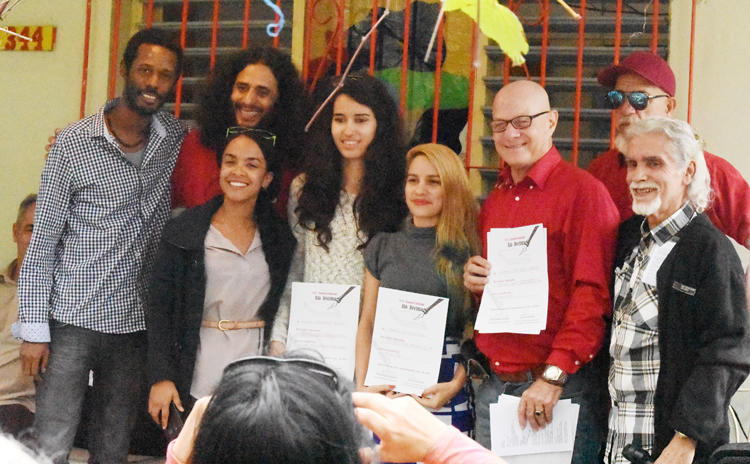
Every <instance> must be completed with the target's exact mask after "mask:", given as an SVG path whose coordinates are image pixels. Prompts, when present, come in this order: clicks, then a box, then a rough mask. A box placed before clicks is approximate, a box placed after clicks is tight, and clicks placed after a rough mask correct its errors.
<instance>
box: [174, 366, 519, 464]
mask: <svg viewBox="0 0 750 464" xmlns="http://www.w3.org/2000/svg"><path fill="white" fill-rule="evenodd" d="M287 356H288V357H287ZM306 356H307V355H306V354H300V353H286V355H285V357H283V358H271V357H266V356H253V357H249V358H243V359H239V360H237V361H234V362H233V363H231V364H229V365H228V366H227V367H226V368H225V369H224V376H223V377H222V380H221V383H220V384H219V387H218V388H217V389H216V392H215V393H214V395H213V397H204V398H201V399H199V400H198V401H197V402H196V403H195V406H194V407H193V410H192V412H191V413H190V416H188V418H187V421H186V422H185V426H184V427H183V429H182V431H181V432H180V435H179V436H178V437H177V438H176V439H175V440H174V441H173V442H172V443H170V445H169V449H168V450H167V460H166V464H214V463H215V464H235V463H237V464H254V463H258V464H260V463H264V464H265V463H274V464H286V463H289V464H292V463H294V464H298V463H300V464H331V463H334V464H360V463H362V464H367V463H370V462H379V459H384V460H388V461H391V462H415V461H423V462H424V463H425V464H462V463H468V462H471V463H473V464H504V463H505V461H504V460H502V459H501V458H499V457H497V456H495V455H493V454H492V453H490V452H489V450H487V449H485V448H483V447H482V446H481V445H479V444H478V443H477V442H475V441H473V440H471V439H470V438H468V437H467V436H465V435H463V434H462V433H461V432H459V431H458V429H456V428H454V427H451V426H449V425H447V424H445V423H443V422H442V421H440V420H439V419H438V418H436V417H434V416H433V415H432V414H430V413H429V412H428V411H427V410H425V409H424V408H423V407H422V406H421V405H419V403H417V402H416V401H415V400H414V399H413V398H411V397H401V398H397V399H395V400H391V399H388V398H386V397H385V396H383V395H380V394H376V393H351V383H350V382H347V381H343V380H341V379H339V378H338V375H337V374H336V372H335V371H334V370H332V369H331V368H329V367H328V366H326V365H325V364H322V363H320V362H318V361H316V360H315V359H313V358H308V357H306ZM352 403H354V407H352ZM357 420H359V422H361V424H362V425H364V426H366V427H367V428H369V429H370V430H372V431H373V432H375V433H376V434H377V435H378V436H379V437H380V438H381V443H380V445H379V446H377V447H375V448H373V447H371V445H372V442H371V439H370V438H369V436H370V434H369V433H365V431H364V429H363V428H362V427H361V426H360V424H358V423H357Z"/></svg>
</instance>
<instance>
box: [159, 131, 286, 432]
mask: <svg viewBox="0 0 750 464" xmlns="http://www.w3.org/2000/svg"><path fill="white" fill-rule="evenodd" d="M227 140H228V142H227V146H226V148H225V149H224V153H223V155H222V159H221V172H220V175H219V182H220V184H221V189H222V192H223V195H219V196H217V197H215V198H213V199H212V200H210V201H209V202H207V203H205V204H203V205H201V206H198V207H195V208H191V209H189V210H187V211H185V212H184V213H182V214H181V215H180V216H178V217H176V218H174V219H172V220H171V221H170V222H169V223H168V224H167V226H166V227H165V228H164V235H163V236H162V241H161V248H160V250H159V254H158V255H157V258H156V264H155V265H154V280H153V284H152V291H151V300H150V303H149V312H148V319H147V322H148V339H149V347H148V360H149V363H148V377H149V384H150V385H151V392H150V395H149V404H148V406H149V413H150V414H151V417H152V418H153V419H154V421H156V422H157V423H158V424H160V425H161V426H162V428H166V427H167V425H168V421H169V415H170V405H171V404H172V403H174V404H175V406H176V407H177V408H178V409H179V410H183V403H184V406H185V407H188V408H190V406H191V405H192V403H193V401H195V399H197V398H201V397H203V396H206V395H210V394H211V393H212V392H213V390H214V388H215V387H216V385H217V384H218V383H219V380H220V379H221V373H222V370H223V369H224V366H226V365H227V364H228V363H230V362H231V361H233V360H235V359H237V358H242V357H246V356H251V355H258V354H262V352H263V350H264V348H265V342H266V340H267V339H268V334H269V333H270V330H271V324H272V322H273V319H274V316H275V315H276V310H277V308H278V304H279V298H280V297H281V293H282V292H283V290H284V285H285V283H286V278H287V273H288V272H289V265H290V263H291V259H292V254H293V253H294V246H295V242H294V237H293V236H292V232H291V230H289V225H288V224H287V222H286V221H285V220H284V219H282V218H281V217H280V216H279V215H278V213H277V212H276V210H275V209H274V208H273V204H272V201H273V199H274V198H275V195H276V193H277V192H278V187H279V183H280V182H279V180H280V177H281V176H280V174H281V158H280V155H279V153H278V151H277V150H276V149H275V143H276V141H277V140H278V139H277V138H276V136H275V135H273V134H271V133H270V132H268V131H264V130H262V129H252V128H245V127H233V128H231V129H230V130H229V132H228V136H227Z"/></svg>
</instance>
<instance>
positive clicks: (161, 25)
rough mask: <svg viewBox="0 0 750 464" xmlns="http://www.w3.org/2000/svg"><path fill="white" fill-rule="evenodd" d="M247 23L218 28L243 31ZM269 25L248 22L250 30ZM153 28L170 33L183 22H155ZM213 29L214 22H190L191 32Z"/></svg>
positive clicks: (225, 23) (225, 22) (226, 23)
mask: <svg viewBox="0 0 750 464" xmlns="http://www.w3.org/2000/svg"><path fill="white" fill-rule="evenodd" d="M244 24H245V22H244V21H242V20H223V21H219V22H218V28H219V29H220V30H226V29H239V30H242V29H243V27H244ZM267 25H268V20H267V19H251V20H250V21H249V22H248V29H249V30H250V29H265V28H266V26H267ZM139 26H140V27H141V28H145V27H146V23H140V24H139ZM152 27H154V28H158V29H166V30H170V31H174V30H180V27H182V21H161V22H157V21H154V22H153V24H152ZM212 28H213V21H190V23H188V29H189V30H191V31H192V30H196V29H204V30H205V29H207V30H211V29H212Z"/></svg>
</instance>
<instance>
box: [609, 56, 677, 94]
mask: <svg viewBox="0 0 750 464" xmlns="http://www.w3.org/2000/svg"><path fill="white" fill-rule="evenodd" d="M626 73H633V74H636V75H638V76H641V77H642V78H644V79H646V80H647V81H649V82H650V83H651V84H653V85H655V86H657V87H659V88H660V89H662V90H663V91H665V92H666V93H668V94H669V96H670V97H674V92H675V81H674V73H673V72H672V68H670V67H669V65H668V64H667V62H666V61H664V60H663V59H662V57H660V56H659V55H656V54H654V53H651V52H647V51H637V52H633V53H631V54H630V55H628V57H627V58H625V59H624V60H622V61H620V64H613V65H612V66H610V67H608V68H607V69H604V70H603V71H602V72H600V73H599V75H598V76H597V79H598V80H599V83H600V84H601V85H603V86H604V87H607V88H609V89H614V88H615V83H616V82H617V78H618V77H620V76H621V75H623V74H626Z"/></svg>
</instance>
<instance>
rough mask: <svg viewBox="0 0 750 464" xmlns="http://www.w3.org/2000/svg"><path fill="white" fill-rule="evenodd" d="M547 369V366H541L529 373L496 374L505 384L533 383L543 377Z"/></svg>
mask: <svg viewBox="0 0 750 464" xmlns="http://www.w3.org/2000/svg"><path fill="white" fill-rule="evenodd" d="M545 367H547V366H546V365H545V364H540V365H538V366H536V367H534V368H533V369H531V370H528V371H520V372H505V373H501V374H498V373H497V372H496V373H495V375H497V378H498V379H500V380H502V381H503V382H510V383H523V382H531V381H534V380H536V379H537V378H539V377H540V376H541V375H542V373H543V372H544V368H545Z"/></svg>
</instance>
